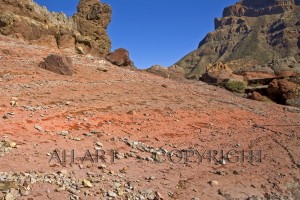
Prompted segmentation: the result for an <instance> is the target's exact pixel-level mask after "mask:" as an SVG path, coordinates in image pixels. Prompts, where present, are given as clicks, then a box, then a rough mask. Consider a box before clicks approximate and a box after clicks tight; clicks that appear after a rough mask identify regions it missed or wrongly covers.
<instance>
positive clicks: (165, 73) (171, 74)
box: [145, 65, 185, 80]
mask: <svg viewBox="0 0 300 200" xmlns="http://www.w3.org/2000/svg"><path fill="white" fill-rule="evenodd" d="M145 71H146V72H149V73H152V74H155V75H157V76H162V77H164V78H171V79H176V80H183V79H185V77H184V75H183V74H184V70H183V69H182V68H181V67H179V66H177V65H172V66H171V67H168V68H167V67H163V66H160V65H153V66H152V67H150V68H148V69H146V70H145Z"/></svg>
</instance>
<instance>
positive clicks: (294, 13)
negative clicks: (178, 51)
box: [176, 0, 300, 79]
mask: <svg viewBox="0 0 300 200" xmlns="http://www.w3.org/2000/svg"><path fill="white" fill-rule="evenodd" d="M276 61H280V62H281V63H282V62H284V63H290V64H284V66H283V65H281V64H276ZM215 62H223V63H226V64H228V65H229V66H231V68H232V70H233V71H234V73H236V74H242V75H246V76H248V78H250V79H256V78H263V77H265V76H267V77H278V76H288V75H300V66H299V62H300V3H299V1H296V0H241V1H240V2H238V3H236V4H234V5H232V6H229V7H227V8H225V9H224V12H223V17H222V18H217V19H215V31H213V32H210V33H208V34H207V36H206V37H205V38H204V39H203V40H202V41H201V42H200V43H199V46H198V49H196V50H195V51H193V52H191V53H190V54H188V55H186V56H185V57H183V58H182V59H181V60H180V61H178V62H177V63H176V65H178V66H180V67H182V68H183V69H184V71H185V76H186V77H187V78H194V79H198V78H199V77H201V76H202V74H204V73H205V72H206V67H207V66H208V65H209V64H211V63H212V64H214V63H215ZM249 72H250V73H249ZM246 73H248V74H246Z"/></svg>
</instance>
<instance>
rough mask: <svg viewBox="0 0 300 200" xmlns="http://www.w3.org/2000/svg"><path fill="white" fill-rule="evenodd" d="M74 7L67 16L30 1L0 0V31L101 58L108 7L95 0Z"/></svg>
mask: <svg viewBox="0 0 300 200" xmlns="http://www.w3.org/2000/svg"><path fill="white" fill-rule="evenodd" d="M77 10H78V12H77V13H76V14H75V15H74V16H73V17H72V18H70V17H67V16H66V15H65V14H63V13H53V12H52V13H50V12H49V11H48V10H47V9H46V8H45V7H40V6H39V5H38V4H36V3H34V2H33V1H32V0H0V34H3V35H6V36H12V37H16V38H19V39H23V40H25V41H29V42H31V43H34V44H38V45H46V46H50V47H58V48H63V49H64V48H68V49H71V50H74V51H75V49H82V50H83V51H84V53H90V54H92V55H96V56H101V57H104V56H105V55H106V54H108V53H110V48H111V42H110V39H109V37H108V35H107V33H106V28H107V26H108V24H109V22H110V19H111V8H110V7H109V6H108V5H106V4H102V3H100V1H99V0H89V1H87V0H81V1H80V2H79V4H78V7H77Z"/></svg>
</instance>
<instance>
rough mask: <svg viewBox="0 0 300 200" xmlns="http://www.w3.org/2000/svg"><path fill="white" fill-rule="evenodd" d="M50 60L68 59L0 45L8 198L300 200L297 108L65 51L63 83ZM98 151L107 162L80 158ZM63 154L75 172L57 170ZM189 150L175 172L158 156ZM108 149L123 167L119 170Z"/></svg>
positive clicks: (2, 164)
mask: <svg viewBox="0 0 300 200" xmlns="http://www.w3.org/2000/svg"><path fill="white" fill-rule="evenodd" d="M51 52H52V53H59V50H57V49H49V48H46V47H38V46H31V45H28V44H26V43H23V42H20V41H16V40H13V39H8V38H6V37H2V36H1V37H0V116H1V118H0V125H1V126H0V141H2V143H0V144H2V147H1V148H0V189H2V193H1V192H0V198H1V196H4V195H5V193H6V194H7V193H9V192H10V194H12V195H14V196H15V197H17V199H70V198H71V199H79V198H80V199H147V198H148V199H154V198H156V199H159V198H161V197H163V198H164V199H180V200H185V199H193V198H194V199H197V198H198V199H201V200H202V199H204V200H205V199H253V200H254V199H256V197H258V198H257V199H300V185H299V183H300V181H299V180H300V170H299V168H300V149H299V145H300V140H299V139H300V110H299V109H297V108H293V107H287V106H281V105H276V104H271V103H263V102H257V101H252V100H248V99H244V98H242V97H240V96H238V95H236V94H234V93H230V92H228V91H225V90H223V89H220V88H216V87H213V86H209V85H207V84H205V83H202V82H193V81H186V82H176V81H173V80H170V79H164V78H161V77H157V76H154V75H151V74H147V73H145V72H139V71H130V70H127V69H122V68H118V67H116V66H113V65H110V64H108V63H106V62H104V61H101V60H99V59H97V58H93V57H91V56H80V55H73V54H72V53H70V52H67V51H66V52H64V53H65V54H68V55H69V56H70V57H72V59H73V62H74V64H75V75H73V76H61V75H57V74H54V73H52V72H49V71H46V70H43V69H40V68H38V63H39V62H40V61H42V59H43V58H44V57H46V56H47V55H48V54H50V53H51ZM98 67H106V68H107V69H108V71H107V72H102V71H100V70H97V68H98ZM12 101H15V102H17V104H18V105H17V106H12V105H10V103H11V102H12ZM62 131H65V132H66V131H68V133H69V134H68V135H67V136H63V135H61V132H62ZM63 133H64V132H63ZM13 142H15V143H16V145H17V146H16V147H15V148H10V147H8V146H9V145H12V147H14V144H13ZM97 142H98V145H97ZM99 142H100V143H101V144H100V143H99ZM0 146H1V145H0ZM100 146H102V149H103V150H104V151H105V153H106V154H107V155H106V156H105V159H106V162H107V163H104V161H103V160H101V159H99V160H98V162H97V161H96V160H95V159H94V162H92V161H91V160H87V159H86V160H85V161H82V160H80V158H83V157H84V155H85V153H86V152H87V151H88V150H89V151H90V152H91V153H94V151H95V148H96V149H97V148H98V149H100ZM55 149H57V150H58V152H59V155H60V156H61V157H62V154H61V153H62V152H63V150H66V152H67V155H68V156H67V160H66V163H62V164H60V163H59V162H58V160H57V159H52V160H51V162H50V163H49V160H50V158H51V156H53V153H54V150H55ZM188 149H189V150H190V151H189V152H188V153H187V154H188V155H190V156H192V152H193V153H194V155H193V156H192V157H189V160H188V161H187V162H186V163H185V162H184V161H185V156H186V154H185V153H183V154H182V156H183V157H184V158H182V160H181V159H180V157H172V159H173V161H174V162H171V161H170V160H164V161H163V162H162V163H159V162H157V161H155V160H152V158H151V156H152V155H154V154H153V152H164V153H166V152H167V151H168V152H170V151H172V150H173V152H177V154H178V155H179V156H180V153H179V152H178V151H177V150H188ZM71 150H74V152H75V157H76V158H75V160H74V163H72V162H71V157H70V155H71ZM110 150H115V151H116V154H117V157H118V158H120V159H118V158H116V160H115V161H114V163H112V162H111V159H112V154H111V151H110ZM209 150H217V152H218V155H217V156H216V158H217V159H218V160H219V161H220V162H219V163H215V162H213V161H212V162H210V161H209V154H210V153H211V152H210V153H209ZM221 150H224V151H225V152H228V151H229V150H237V151H239V152H241V151H242V150H245V152H246V154H247V153H249V151H250V150H253V152H254V153H257V152H258V150H261V152H262V162H258V160H257V157H258V156H257V155H256V157H255V159H254V161H253V162H252V163H250V162H248V161H249V159H248V157H245V160H244V162H242V161H241V156H240V157H239V158H240V160H239V162H237V163H231V162H230V161H229V160H231V161H233V160H234V159H235V155H232V156H231V157H230V158H228V159H227V160H226V158H225V161H222V158H221V157H220V153H221ZM100 152H101V153H103V152H102V151H100ZM197 152H199V154H202V155H203V160H202V162H199V161H200V160H199V155H198V154H197ZM92 156H94V155H92ZM61 157H60V158H61ZM212 157H213V156H212ZM167 158H168V154H166V155H164V154H162V155H158V157H157V160H159V159H167ZM175 161H176V162H177V161H178V163H175ZM179 161H180V162H179ZM104 165H105V166H104ZM25 172H26V173H25ZM83 179H86V180H88V182H89V183H92V186H91V187H84V186H82V180H83ZM8 181H10V182H8ZM8 183H10V184H12V185H13V186H14V187H13V188H15V189H10V188H11V187H10V186H7V184H8ZM6 186H7V188H5V187H6ZM27 186H28V187H27ZM58 188H60V189H59V190H62V191H57V189H58ZM65 190H66V191H65ZM19 191H21V193H22V196H20V195H19ZM155 192H156V194H154V193H155ZM158 193H159V194H158ZM108 196H111V197H108ZM113 196H116V197H113Z"/></svg>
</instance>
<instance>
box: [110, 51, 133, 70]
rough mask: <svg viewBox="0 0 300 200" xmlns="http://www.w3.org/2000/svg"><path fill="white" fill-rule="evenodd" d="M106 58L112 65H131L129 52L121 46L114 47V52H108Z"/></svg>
mask: <svg viewBox="0 0 300 200" xmlns="http://www.w3.org/2000/svg"><path fill="white" fill-rule="evenodd" d="M106 59H107V60H108V61H109V62H110V63H112V64H113V65H117V66H120V67H125V66H133V63H132V61H131V60H130V57H129V52H128V51H127V50H126V49H123V48H119V49H116V50H115V51H114V52H112V53H110V54H108V55H107V56H106Z"/></svg>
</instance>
